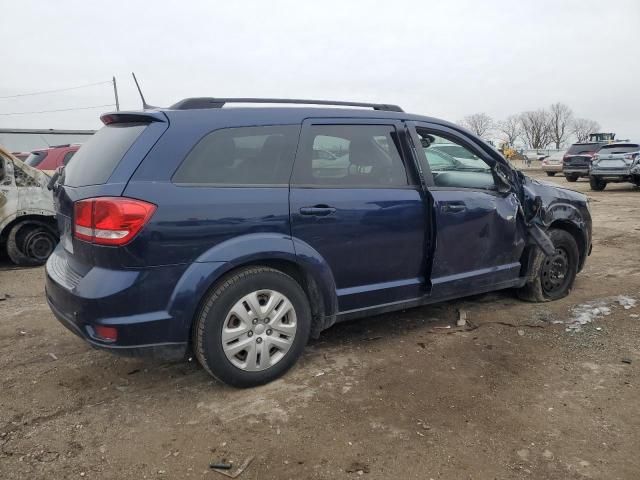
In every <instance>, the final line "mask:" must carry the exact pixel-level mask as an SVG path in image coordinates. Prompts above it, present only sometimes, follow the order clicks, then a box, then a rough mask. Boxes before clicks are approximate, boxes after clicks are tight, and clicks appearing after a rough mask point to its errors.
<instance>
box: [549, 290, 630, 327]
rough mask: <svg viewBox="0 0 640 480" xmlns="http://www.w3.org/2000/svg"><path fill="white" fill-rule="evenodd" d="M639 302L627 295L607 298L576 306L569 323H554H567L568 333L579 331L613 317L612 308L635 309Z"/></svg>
mask: <svg viewBox="0 0 640 480" xmlns="http://www.w3.org/2000/svg"><path fill="white" fill-rule="evenodd" d="M636 304H637V301H636V299H635V298H631V297H627V296H626V295H618V296H616V297H607V298H603V299H600V300H593V301H591V302H587V303H582V304H580V305H576V306H575V307H573V308H572V309H571V317H570V318H569V320H568V321H566V322H563V321H555V322H554V323H566V324H567V328H566V331H567V332H571V331H578V330H580V329H581V328H582V326H583V325H586V324H588V323H591V322H593V321H594V320H596V319H598V318H602V317H606V316H609V315H611V313H612V308H614V307H615V306H618V305H619V306H621V307H623V308H624V309H625V310H629V309H631V308H633V307H635V306H636Z"/></svg>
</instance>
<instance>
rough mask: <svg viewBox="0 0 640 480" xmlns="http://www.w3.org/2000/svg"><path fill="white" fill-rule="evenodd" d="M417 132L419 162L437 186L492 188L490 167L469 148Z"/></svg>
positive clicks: (425, 131) (447, 139)
mask: <svg viewBox="0 0 640 480" xmlns="http://www.w3.org/2000/svg"><path fill="white" fill-rule="evenodd" d="M417 132H418V136H419V137H420V143H421V146H422V151H423V154H424V156H421V157H420V160H421V161H422V162H423V168H425V167H428V169H429V170H430V171H431V173H432V175H433V182H434V184H435V186H436V187H454V188H475V189H486V190H493V189H495V183H494V179H493V173H492V172H491V167H490V166H489V165H488V164H487V163H486V162H485V161H484V160H483V159H482V158H481V157H479V156H478V155H476V154H475V153H474V152H473V151H471V150H470V149H469V148H467V147H466V146H464V145H461V144H460V143H458V142H457V141H456V140H454V139H452V138H445V137H442V136H440V135H437V134H434V133H432V132H429V131H427V130H421V129H418V130H417ZM425 169H426V168H425Z"/></svg>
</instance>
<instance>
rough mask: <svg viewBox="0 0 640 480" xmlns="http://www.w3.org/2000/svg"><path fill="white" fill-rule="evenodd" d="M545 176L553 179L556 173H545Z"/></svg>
mask: <svg viewBox="0 0 640 480" xmlns="http://www.w3.org/2000/svg"><path fill="white" fill-rule="evenodd" d="M547 176H548V177H555V176H556V172H547Z"/></svg>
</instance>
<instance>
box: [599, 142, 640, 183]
mask: <svg viewBox="0 0 640 480" xmlns="http://www.w3.org/2000/svg"><path fill="white" fill-rule="evenodd" d="M609 182H615V183H618V182H631V183H634V184H635V185H637V186H640V144H638V143H629V142H624V143H612V144H611V145H605V146H603V147H602V148H601V149H600V151H599V152H598V153H597V154H595V155H594V157H593V161H592V162H591V173H590V174H589V183H590V184H591V189H592V190H604V189H605V187H606V186H607V183H609Z"/></svg>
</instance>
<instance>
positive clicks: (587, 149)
mask: <svg viewBox="0 0 640 480" xmlns="http://www.w3.org/2000/svg"><path fill="white" fill-rule="evenodd" d="M601 146H602V144H600V143H581V144H575V145H571V146H570V147H569V150H567V155H579V154H580V153H591V152H597V151H598V150H599V149H600V147H601Z"/></svg>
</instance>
